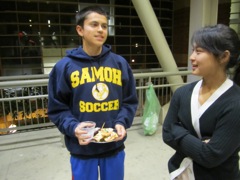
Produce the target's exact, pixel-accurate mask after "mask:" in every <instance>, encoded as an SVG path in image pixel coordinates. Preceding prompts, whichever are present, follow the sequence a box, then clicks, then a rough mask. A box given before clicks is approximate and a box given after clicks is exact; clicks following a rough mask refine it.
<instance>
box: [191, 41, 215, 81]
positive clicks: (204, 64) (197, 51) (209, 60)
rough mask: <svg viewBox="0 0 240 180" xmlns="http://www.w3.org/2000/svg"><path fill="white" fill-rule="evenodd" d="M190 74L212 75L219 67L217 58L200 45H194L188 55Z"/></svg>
mask: <svg viewBox="0 0 240 180" xmlns="http://www.w3.org/2000/svg"><path fill="white" fill-rule="evenodd" d="M190 61H191V64H192V74H193V75H197V76H202V77H212V76H214V75H215V74H216V71H218V70H219V68H220V63H219V61H218V60H217V58H216V57H215V56H214V55H213V54H212V53H210V52H208V51H206V50H205V49H203V48H201V47H197V46H195V47H194V48H193V52H192V54H191V55H190Z"/></svg>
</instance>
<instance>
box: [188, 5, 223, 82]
mask: <svg viewBox="0 0 240 180" xmlns="http://www.w3.org/2000/svg"><path fill="white" fill-rule="evenodd" d="M217 14H218V0H210V1H209V0H191V1H190V23H189V45H188V55H189V56H190V55H191V53H192V45H191V38H192V35H193V33H194V32H195V31H196V30H198V29H199V28H201V27H204V26H207V25H215V24H216V23H217ZM188 69H189V70H191V69H192V66H191V63H190V61H188ZM198 79H200V77H198V76H193V75H189V76H188V78H187V81H188V82H192V81H196V80H198Z"/></svg>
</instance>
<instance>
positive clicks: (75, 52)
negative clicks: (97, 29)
mask: <svg viewBox="0 0 240 180" xmlns="http://www.w3.org/2000/svg"><path fill="white" fill-rule="evenodd" d="M110 51H111V46H110V45H107V44H106V45H103V46H102V52H101V54H100V55H99V56H98V58H101V57H103V56H105V55H106V54H108V53H109V52H110ZM66 56H67V57H70V58H74V59H81V60H93V59H94V57H92V56H89V55H88V54H87V53H86V52H85V51H84V50H83V48H82V46H79V47H78V48H75V49H71V50H67V51H66Z"/></svg>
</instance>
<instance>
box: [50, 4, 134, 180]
mask: <svg viewBox="0 0 240 180" xmlns="http://www.w3.org/2000/svg"><path fill="white" fill-rule="evenodd" d="M76 22H77V26H76V30H77V33H78V35H79V36H80V37H81V38H82V46H80V47H79V48H77V49H73V50H70V51H67V55H66V57H64V58H63V59H61V60H60V61H59V62H57V63H56V65H55V66H54V67H53V69H52V71H51V73H50V76H49V99H48V115H49V118H50V119H51V121H52V122H53V123H54V124H55V125H56V126H57V127H58V129H59V131H60V132H61V133H63V134H64V135H65V143H66V147H67V149H68V150H69V152H70V154H71V157H70V162H71V168H72V177H73V179H74V180H97V179H98V168H99V172H100V178H101V180H112V179H114V180H123V179H124V158H125V152H124V141H125V140H126V134H127V133H126V129H127V128H130V127H131V125H132V122H133V118H134V116H135V112H136V109H137V105H138V100H137V95H136V87H135V80H134V77H133V74H132V71H131V68H130V66H129V64H128V63H127V61H126V60H125V59H124V58H123V57H121V56H119V55H117V54H115V53H113V52H111V47H110V46H109V45H104V43H105V41H106V39H107V35H108V23H107V14H106V12H105V11H104V10H103V9H102V8H100V7H97V6H90V7H87V8H84V9H83V10H82V11H80V12H79V13H78V14H77V15H76ZM84 121H94V122H95V123H96V127H102V126H103V125H104V127H105V128H114V129H116V132H117V134H118V138H117V139H116V141H114V142H110V143H93V142H91V141H87V140H86V139H88V138H89V137H88V136H83V134H86V132H85V131H83V130H82V128H83V127H85V126H88V123H85V122H84Z"/></svg>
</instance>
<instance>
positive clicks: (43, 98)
mask: <svg viewBox="0 0 240 180" xmlns="http://www.w3.org/2000/svg"><path fill="white" fill-rule="evenodd" d="M188 74H190V72H189V71H179V72H149V73H146V72H144V73H141V72H140V73H134V77H135V80H136V89H137V94H138V99H139V106H138V110H137V113H136V117H141V116H142V113H143V107H144V101H145V91H146V89H147V88H148V83H149V82H151V83H152V84H153V86H154V89H155V92H156V94H157V96H158V98H159V101H160V104H161V105H162V106H164V105H165V104H166V103H168V102H169V100H170V99H171V96H172V92H171V87H172V86H181V85H183V84H184V83H183V84H169V83H168V81H167V77H168V76H176V75H180V76H182V78H183V79H184V82H185V79H186V76H187V75H188ZM0 81H1V82H0V134H1V135H3V134H11V133H18V132H25V131H30V130H33V129H41V128H47V127H53V126H54V124H53V123H52V122H51V121H50V120H49V118H48V116H47V101H48V92H47V85H48V75H37V76H36V75H32V76H16V77H1V78H0Z"/></svg>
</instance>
